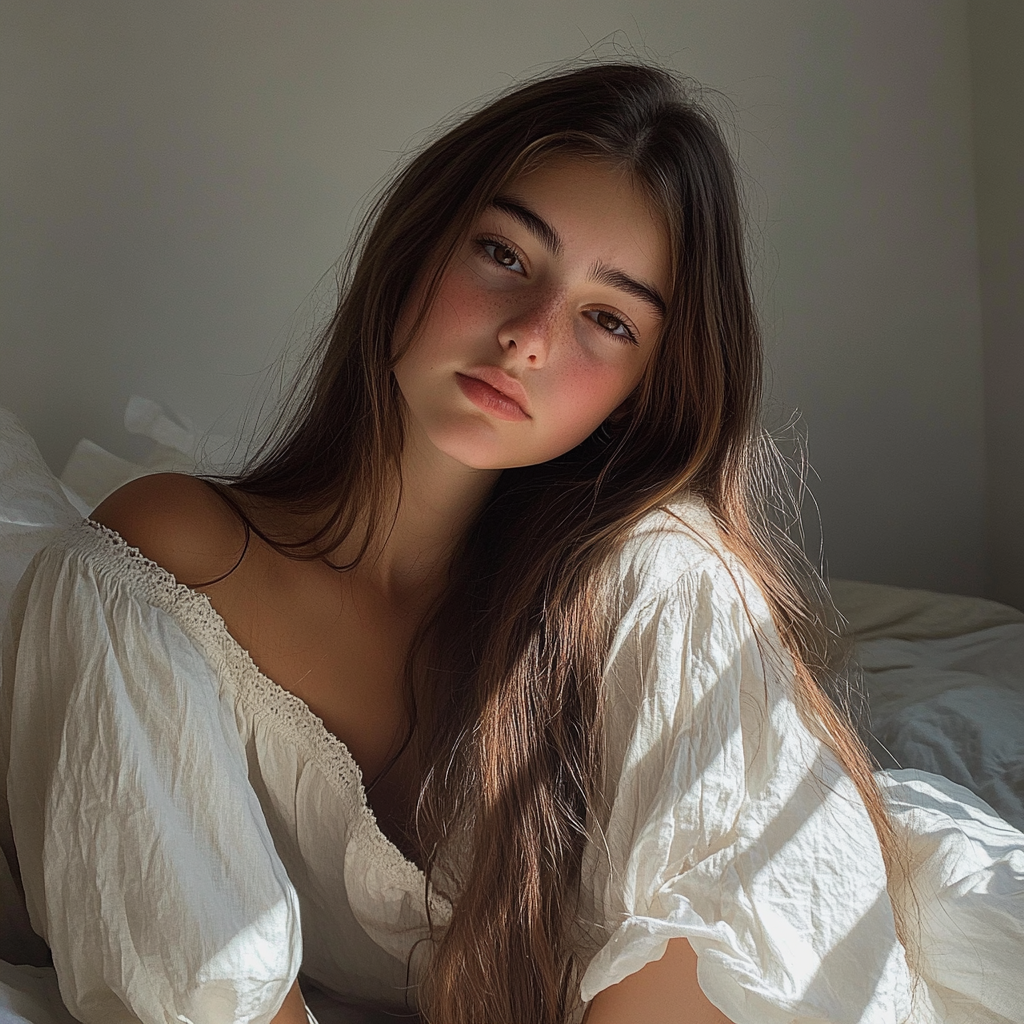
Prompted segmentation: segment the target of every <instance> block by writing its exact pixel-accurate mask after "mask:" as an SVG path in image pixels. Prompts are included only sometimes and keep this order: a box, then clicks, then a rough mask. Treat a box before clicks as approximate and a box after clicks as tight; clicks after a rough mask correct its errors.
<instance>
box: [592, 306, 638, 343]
mask: <svg viewBox="0 0 1024 1024" xmlns="http://www.w3.org/2000/svg"><path fill="white" fill-rule="evenodd" d="M587 316H588V317H590V319H591V320H593V321H594V323H595V324H597V326H598V327H600V328H601V329H602V330H604V331H607V332H608V333H609V334H614V335H615V337H616V338H622V340H623V341H628V342H629V343H630V344H631V345H636V344H638V342H637V340H636V335H635V334H634V333H633V331H632V330H631V329H630V328H629V326H628V325H627V324H626V321H625V320H622V319H620V318H619V317H617V316H616V315H615V314H614V313H609V312H608V310H606V309H588V310H587Z"/></svg>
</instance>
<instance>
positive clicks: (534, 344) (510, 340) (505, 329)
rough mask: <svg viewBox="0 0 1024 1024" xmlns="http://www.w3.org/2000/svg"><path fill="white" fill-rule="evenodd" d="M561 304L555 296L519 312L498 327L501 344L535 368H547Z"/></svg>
mask: <svg viewBox="0 0 1024 1024" xmlns="http://www.w3.org/2000/svg"><path fill="white" fill-rule="evenodd" d="M557 305H558V304H557V301H556V300H555V298H554V297H552V298H550V299H548V300H546V301H537V302H533V303H531V304H530V305H529V306H528V307H525V308H519V309H517V310H516V311H515V313H514V314H512V315H511V316H509V317H507V318H506V319H505V321H504V322H503V323H502V324H501V326H500V327H499V328H498V344H499V345H501V347H502V349H503V350H504V351H505V352H507V353H508V354H509V355H513V356H515V357H516V359H517V360H518V361H521V362H524V363H526V364H527V365H528V366H529V367H531V368H533V369H535V368H539V367H541V366H543V365H544V364H545V363H546V362H547V360H548V356H549V354H550V352H551V345H552V342H553V341H554V338H555V334H556V332H557V324H558V312H557Z"/></svg>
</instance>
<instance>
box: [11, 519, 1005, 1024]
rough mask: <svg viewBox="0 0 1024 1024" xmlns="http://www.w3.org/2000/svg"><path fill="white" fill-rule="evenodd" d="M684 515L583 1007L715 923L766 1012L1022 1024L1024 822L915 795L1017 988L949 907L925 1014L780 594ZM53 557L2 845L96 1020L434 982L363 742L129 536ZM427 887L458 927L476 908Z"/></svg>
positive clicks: (604, 832) (638, 632) (14, 689)
mask: <svg viewBox="0 0 1024 1024" xmlns="http://www.w3.org/2000/svg"><path fill="white" fill-rule="evenodd" d="M678 512H679V514H680V516H681V518H682V519H684V520H685V521H686V523H687V524H688V525H686V526H684V525H683V524H682V523H680V521H679V519H678V518H676V517H673V516H671V515H669V514H659V515H656V516H652V517H651V518H650V519H649V520H648V521H647V522H646V523H645V524H644V528H643V529H642V530H641V531H639V532H638V534H637V535H636V537H635V538H634V539H633V540H632V541H631V543H630V544H629V545H627V547H626V548H625V549H624V550H623V552H622V554H621V558H620V560H619V562H618V563H617V564H616V565H615V566H614V567H612V570H611V579H612V583H613V585H614V587H615V590H616V592H617V593H618V594H619V595H620V599H621V607H620V609H619V614H620V618H619V622H618V626H617V629H616V631H615V636H614V640H613V643H612V647H611V650H610V652H609V656H608V659H607V663H606V672H605V680H606V686H607V698H608V700H607V703H608V721H607V726H606V740H607V758H606V777H605V779H604V787H603V793H604V804H603V807H602V808H601V810H600V814H599V820H598V821H596V822H595V823H594V831H593V836H592V840H591V842H590V844H589V845H588V847H587V850H586V853H585V863H584V871H583V893H582V908H581V915H580V922H579V926H580V927H579V934H580V939H579V941H580V952H581V956H582V957H583V961H584V963H587V964H588V967H587V969H586V973H585V975H584V977H583V983H582V997H583V999H585V1000H589V999H591V998H592V997H593V996H594V995H595V994H596V993H597V992H599V991H600V990H602V989H603V988H606V987H607V986H609V985H612V984H615V983H616V982H617V981H619V980H621V979H622V978H624V977H625V976H627V975H628V974H630V973H632V972H634V971H637V970H639V969H640V968H641V967H643V966H644V965H645V964H646V963H648V962H650V961H652V960H654V959H657V958H658V957H659V956H660V955H661V954H662V952H663V950H664V948H665V943H666V942H667V941H668V940H669V939H670V938H673V937H686V938H688V939H689V940H690V942H691V943H692V944H693V946H694V948H695V949H696V950H697V953H698V955H699V980H700V984H701V986H702V988H703V990H704V991H705V992H706V993H707V995H708V996H709V998H710V999H711V1000H712V1001H713V1002H715V1003H716V1005H718V1006H719V1007H720V1008H721V1009H722V1010H723V1011H724V1012H725V1013H726V1014H727V1015H728V1016H729V1017H730V1019H732V1020H733V1021H735V1022H737V1024H774V1022H783V1021H785V1022H787V1024H793V1022H810V1021H829V1022H831V1024H845V1022H847V1021H849V1022H859V1024H868V1022H871V1024H874V1022H878V1024H882V1022H885V1024H893V1022H896V1021H902V1020H905V1019H909V1020H914V1021H920V1022H925V1021H932V1020H937V1021H945V1022H947V1024H953V1022H956V1024H960V1022H961V1021H962V1022H964V1024H966V1022H967V1021H968V1020H971V1021H974V1022H991V1024H995V1022H998V1021H1024V1009H1022V1008H1021V1006H1019V1005H1015V1004H1014V993H1013V987H1014V982H1015V978H1013V976H1012V975H1011V974H1009V973H1007V972H1008V970H1009V968H1007V967H1006V965H1008V964H1013V963H1018V962H1024V943H1022V941H1021V931H1022V929H1021V927H1020V922H1021V921H1024V908H1022V906H1021V899H1022V896H1021V893H1024V886H1022V885H1021V884H1020V881H1021V872H1020V865H1019V862H1018V860H1017V859H1015V858H1017V857H1018V853H1017V852H1016V851H1019V850H1020V849H1022V848H1024V836H1020V834H1019V833H1016V832H1014V831H1013V830H1012V829H1009V828H1008V826H1005V825H1003V824H1002V823H999V822H998V819H995V818H994V816H992V817H990V818H985V817H984V814H982V813H981V812H978V806H979V805H978V803H977V801H974V802H973V803H971V802H964V801H963V800H961V799H959V798H958V796H957V794H956V792H954V790H955V787H950V788H947V789H943V783H942V782H941V780H931V781H929V780H928V779H926V778H924V777H921V779H919V781H920V783H921V786H920V787H919V788H918V789H917V790H914V789H913V787H910V788H907V787H908V785H909V784H908V783H905V782H901V783H900V785H901V786H903V788H902V789H899V790H897V799H899V800H903V801H904V804H906V806H907V808H908V813H906V814H903V815H902V817H901V819H900V820H901V821H902V822H903V823H904V825H905V827H906V828H907V829H908V830H909V831H910V833H911V835H912V836H913V838H914V841H915V842H916V843H917V847H916V850H917V853H916V854H915V856H916V862H917V864H918V866H919V870H918V882H919V888H920V887H922V886H923V887H924V890H925V892H926V894H927V901H926V902H927V905H928V906H929V907H930V906H932V903H934V905H935V906H936V907H938V908H939V910H940V911H941V912H943V913H944V912H945V911H946V909H947V908H948V907H950V906H955V913H957V914H960V915H961V916H962V917H963V920H964V923H963V925H962V928H963V930H964V934H966V935H968V936H969V937H970V936H982V935H988V936H989V939H988V941H989V947H988V948H989V949H990V950H991V951H992V952H993V957H994V959H991V960H990V961H989V962H988V963H987V964H986V966H985V970H986V971H993V970H995V971H1000V972H1003V973H1002V975H1001V981H1000V983H999V984H997V985H996V986H995V989H994V990H993V991H996V993H997V994H996V996H994V997H992V998H989V1000H988V1002H986V1001H985V998H988V997H985V998H983V996H982V995H981V994H979V993H982V986H983V983H985V979H984V974H983V973H982V972H981V971H980V970H978V969H976V968H975V966H973V965H974V964H975V963H976V962H975V961H972V960H970V958H968V957H960V958H956V957H951V956H950V955H948V954H947V952H946V950H947V949H952V950H954V951H955V950H956V948H957V939H956V935H955V934H952V935H942V934H940V933H941V925H940V923H939V918H938V916H937V915H931V916H929V914H923V915H922V918H923V922H922V924H923V926H922V935H921V939H922V942H921V946H922V950H923V951H924V953H925V956H924V957H923V964H924V967H923V975H924V980H923V981H922V983H921V984H920V985H919V986H918V990H917V991H918V1001H917V1003H916V1005H914V1004H913V1003H912V988H913V986H912V983H911V978H910V975H909V972H908V970H907V966H906V962H905V958H904V954H903V950H902V947H901V946H900V945H899V944H898V942H897V941H896V937H895V931H894V924H893V914H892V908H891V905H890V903H889V899H888V895H887V892H886V888H885V877H884V870H883V866H882V861H881V856H880V852H879V849H878V844H877V841H876V839H875V835H874V831H873V829H872V828H871V825H870V821H869V820H868V818H867V815H866V812H865V811H864V808H863V805H862V804H861V802H860V800H859V797H858V796H857V794H856V792H855V790H854V789H853V787H852V785H851V783H850V782H849V781H848V780H847V778H846V777H845V776H844V775H843V773H842V772H841V770H840V769H839V766H838V765H837V763H836V760H835V758H834V757H833V756H832V754H831V753H830V752H829V751H828V749H827V748H826V747H824V746H823V745H822V744H821V743H819V742H818V741H817V740H816V739H815V738H814V737H813V736H812V735H811V734H810V733H809V732H808V731H807V729H806V728H805V727H804V725H803V724H802V722H801V720H800V719H799V717H798V716H797V714H796V710H795V706H794V703H793V693H792V678H791V676H792V673H791V665H790V663H789V661H788V659H787V658H786V657H785V656H784V654H783V653H782V652H781V650H780V649H779V645H778V641H777V638H776V636H775V633H774V630H773V628H772V624H771V621H770V616H769V615H768V610H767V608H766V606H765V604H764V601H763V598H762V596H761V595H760V593H759V592H758V590H757V588H756V587H755V586H754V585H753V583H752V582H751V581H750V580H749V577H748V576H747V575H746V574H745V573H744V572H743V570H742V569H741V568H740V567H739V566H738V565H737V564H736V563H735V562H734V561H733V560H732V559H731V558H729V557H728V556H725V555H722V554H721V551H720V547H721V545H720V542H719V541H718V539H717V534H716V533H715V529H714V525H713V523H712V522H711V520H710V517H709V516H708V515H707V513H706V512H705V511H704V510H703V509H702V508H701V507H700V506H699V505H697V504H695V503H687V504H683V505H681V506H680V507H679V509H678ZM0 532H2V531H0ZM46 541H50V543H48V545H47V546H46V547H45V548H44V549H43V550H42V551H41V552H40V553H39V554H38V556H37V557H36V559H35V560H34V562H33V564H32V566H31V567H30V568H29V570H28V572H27V574H26V576H25V578H24V579H23V581H22V583H21V584H20V586H19V588H18V591H17V593H16V595H15V598H14V601H13V605H12V615H11V628H10V631H9V633H8V637H7V641H6V642H5V649H4V675H3V680H2V688H0V695H2V701H0V776H2V777H4V778H5V779H6V785H5V787H4V791H5V793H6V795H7V798H8V800H9V802H10V821H9V828H8V826H7V823H6V822H3V821H0V838H2V837H5V836H6V838H5V839H4V848H5V852H8V856H16V860H17V863H18V865H19V866H20V870H21V877H22V880H23V883H24V888H25V894H26V897H27V902H28V910H29V913H30V916H31V924H32V927H33V928H34V929H35V931H36V932H38V933H39V934H40V935H42V936H43V937H44V938H45V939H46V940H47V942H48V943H49V944H50V946H51V948H52V949H53V955H54V963H55V966H56V968H57V973H58V976H59V980H60V989H61V994H62V996H63V998H64V1000H65V1002H66V1003H67V1005H68V1007H69V1008H70V1009H71V1011H72V1012H73V1013H74V1014H75V1015H76V1016H77V1017H79V1018H80V1019H82V1020H84V1021H86V1022H90V1021H97V1022H99V1021H104V1022H106V1021H117V1020H136V1019H139V1020H143V1021H146V1022H149V1021H160V1022H164V1021H175V1020H195V1021H200V1020H202V1021H210V1022H220V1021H225V1022H226V1021H235V1020H252V1021H257V1020H259V1021H264V1020H269V1018H270V1017H271V1016H272V1015H273V1012H274V1011H275V1010H276V1007H277V1005H279V1003H280V1000H281V999H282V998H283V996H284V993H285V992H286V991H287V988H288V986H289V985H290V984H291V981H292V980H293V979H294V977H295V975H296V972H297V971H298V969H299V966H300V958H301V967H302V970H303V972H304V974H306V975H308V976H309V977H311V978H312V979H314V980H315V981H317V982H318V983H319V984H320V985H322V986H323V987H324V988H325V989H327V990H329V991H331V992H333V993H335V994H338V995H340V996H342V997H343V998H345V999H347V1000H349V1001H350V1002H352V1003H356V1004H360V1003H361V1004H363V1005H365V1006H368V1007H377V1008H380V1009H395V1010H398V1009H401V1008H402V1006H403V1004H404V998H405V997H404V993H405V988H404V987H405V985H406V983H407V981H411V982H413V983H414V982H415V980H416V978H417V977H418V972H419V971H420V970H422V969H423V966H424V964H423V962H422V961H416V962H414V964H413V970H412V973H411V976H410V977H408V978H407V974H406V960H407V958H408V956H409V954H410V952H411V951H412V949H413V947H414V946H415V945H416V943H417V940H418V939H419V938H422V937H423V936H424V935H425V934H426V928H427V910H426V906H425V902H424V900H425V891H424V881H423V876H422V873H421V872H420V871H419V869H418V868H416V866H415V865H413V864H411V863H410V862H408V861H407V860H405V858H404V857H403V856H402V855H401V853H400V852H399V851H398V850H397V848H395V847H394V846H393V844H391V843H390V842H389V841H388V840H387V839H386V838H385V837H384V836H383V834H382V833H381V832H380V830H379V829H378V828H377V826H376V823H375V821H374V819H373V815H372V812H371V811H370V809H369V807H368V806H367V803H366V799H365V793H364V791H363V788H362V784H361V779H360V776H359V771H358V767H357V766H356V764H355V762H354V761H353V760H352V758H351V756H350V755H349V753H348V751H347V749H346V748H345V747H344V746H343V744H341V743H340V742H339V741H338V740H337V739H336V738H335V737H333V736H331V735H330V734H329V733H327V732H326V730H325V729H324V727H323V725H322V723H321V722H320V721H319V720H318V719H317V718H315V716H313V715H312V713H311V712H310V711H309V709H308V708H307V707H306V705H304V704H303V703H302V702H301V701H299V700H298V699H297V698H295V697H294V696H292V695H290V694H288V693H286V691H284V690H282V689H280V688H279V687H277V686H275V685H274V684H273V683H272V682H271V681H270V680H269V679H267V678H266V677H264V676H263V675H262V674H261V673H259V671H258V670H257V669H256V668H255V666H254V665H253V663H252V661H251V659H250V658H249V657H248V655H247V654H246V653H245V652H244V651H243V650H242V649H241V648H240V647H239V646H238V644H237V643H236V642H235V641H234V640H233V638H232V637H231V636H230V634H229V633H228V632H227V629H226V627H225V626H224V624H223V622H222V621H221V620H220V618H219V617H218V616H217V615H216V613H215V612H214V611H213V609H212V607H211V606H210V604H209V602H208V600H207V599H206V598H205V597H204V596H203V595H200V594H198V593H196V592H194V591H191V590H189V589H187V588H186V587H183V586H179V585H178V584H177V583H176V582H175V581H174V580H173V578H172V577H171V576H170V575H169V574H167V573H166V572H164V571H163V570H162V569H160V568H159V567H157V566H155V565H154V564H153V563H152V562H149V561H148V560H146V559H145V558H143V557H142V556H141V555H140V554H139V553H138V552H137V551H135V550H134V549H131V548H129V547H128V546H127V545H126V544H125V543H124V542H123V541H122V540H121V539H120V538H119V537H118V536H117V535H116V534H113V533H111V532H110V531H108V530H105V529H103V528H102V527H98V526H96V525H95V524H89V523H81V522H80V523H78V524H77V525H74V526H72V527H71V528H70V529H69V530H67V531H66V532H64V533H62V534H61V536H59V537H58V538H57V539H56V540H52V534H50V533H47V534H46V535H45V536H44V537H43V542H46ZM0 545H2V540H0ZM0 551H2V547H0ZM929 786H931V787H932V789H931V790H929V789H928V787H929ZM922 787H923V788H922ZM915 794H916V795H915ZM934 794H939V796H935V797H934V800H933V804H934V805H935V806H932V805H929V807H931V810H930V812H929V813H928V814H916V813H910V812H911V811H913V810H914V808H915V807H917V806H918V804H920V803H921V801H922V799H923V798H924V796H927V797H928V799H932V798H933V796H934ZM943 794H945V795H943ZM939 797H941V798H942V800H944V801H945V802H944V803H941V808H943V809H941V810H940V809H939V806H940V804H939V803H936V801H939ZM972 799H973V798H972ZM901 806H902V805H901ZM972 808H973V810H972ZM976 812H977V813H976ZM901 813H902V812H901ZM984 813H988V812H984ZM958 815H960V816H965V815H966V816H967V817H968V818H971V821H972V824H971V826H970V827H971V828H972V829H974V832H972V833H970V835H971V836H972V837H973V838H971V840H970V842H969V843H968V844H967V845H966V846H965V845H963V844H962V843H961V844H960V845H957V844H958V843H959V839H958V838H957V836H958V835H959V834H960V826H959V825H958V823H957V816H958ZM5 829H6V831H5ZM1000 830H1001V831H1000ZM995 833H998V835H995ZM964 834H965V835H966V834H968V833H964ZM951 836H952V837H953V839H951V838H950V837H951ZM944 844H945V845H944ZM1000 844H1001V845H1000ZM986 847H988V848H989V849H990V850H992V851H995V852H994V853H993V854H992V855H991V856H990V857H989V859H988V861H987V862H985V861H984V857H983V852H984V850H985V849H986ZM15 848H16V854H15V853H14V850H15ZM972 858H974V860H972ZM978 858H980V859H978ZM979 872H980V873H979ZM985 872H988V874H985ZM1014 885H1016V889H1015V888H1014ZM5 892H6V890H5ZM960 895H963V896H965V897H966V898H965V899H963V900H962V901H960V902H958V899H959V896H960ZM5 898H6V897H5ZM429 899H430V900H431V903H432V906H431V912H432V914H433V918H434V920H435V922H438V921H439V922H442V923H443V921H444V920H445V919H446V916H447V914H448V912H449V908H448V906H447V904H445V902H444V901H443V900H441V899H440V898H439V897H438V896H437V895H436V894H429ZM928 901H930V902H928ZM7 912H8V907H6V906H5V907H4V914H5V923H6V920H7ZM950 912H953V911H950ZM942 943H945V944H946V945H942ZM425 948H426V944H420V945H419V947H418V949H420V950H422V949H425ZM1014 958H1016V959H1014ZM951 960H956V962H955V963H951V962H950V961H951ZM581 1015H582V1005H581V1006H580V1007H579V1009H578V1012H577V1013H576V1015H575V1019H576V1020H579V1017H580V1016H581Z"/></svg>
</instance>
